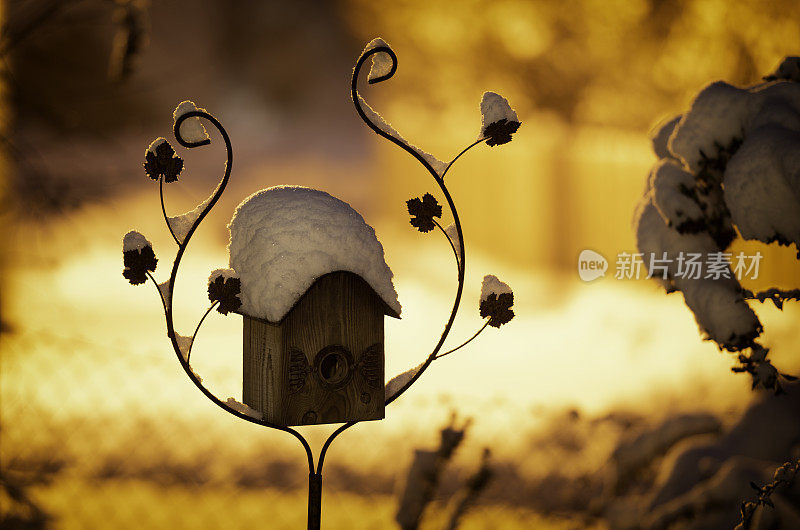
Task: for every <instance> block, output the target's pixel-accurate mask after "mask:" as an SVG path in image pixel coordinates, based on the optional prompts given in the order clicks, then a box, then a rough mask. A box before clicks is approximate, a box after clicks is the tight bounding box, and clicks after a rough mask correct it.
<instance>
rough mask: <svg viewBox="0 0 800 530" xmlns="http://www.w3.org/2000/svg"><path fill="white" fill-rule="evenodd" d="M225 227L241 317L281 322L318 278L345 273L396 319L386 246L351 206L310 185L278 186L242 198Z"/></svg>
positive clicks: (393, 291)
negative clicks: (354, 277) (369, 290)
mask: <svg viewBox="0 0 800 530" xmlns="http://www.w3.org/2000/svg"><path fill="white" fill-rule="evenodd" d="M228 228H229V229H230V243H229V245H228V252H229V257H230V267H231V268H232V269H233V270H234V271H236V273H237V275H238V276H239V279H240V281H241V295H240V297H241V300H242V306H241V308H240V311H241V312H242V313H244V314H246V315H249V316H252V317H256V318H261V319H264V320H268V321H270V322H278V321H280V320H281V319H283V317H284V316H285V315H286V313H288V312H289V310H290V309H291V308H292V307H293V306H294V305H295V303H296V302H297V301H298V300H299V299H300V297H302V296H303V295H304V294H305V292H306V291H307V290H308V288H309V287H311V285H312V284H313V283H314V282H315V281H316V280H317V279H319V278H320V277H322V276H324V275H325V274H329V273H331V272H336V271H348V272H352V273H355V274H357V275H359V276H360V277H361V278H363V279H364V281H366V282H367V283H368V284H369V286H370V287H371V288H372V289H373V290H374V291H375V294H376V295H377V296H378V297H379V298H380V299H381V300H383V302H384V304H385V305H386V314H389V315H391V316H395V317H399V315H400V311H401V307H400V303H399V302H398V300H397V292H396V291H395V289H394V285H393V283H392V276H393V274H392V271H391V269H390V268H389V266H388V265H387V264H386V261H385V258H384V254H383V246H382V245H381V243H380V241H378V238H377V237H376V235H375V230H374V229H373V228H372V227H371V226H369V225H368V224H367V223H366V222H365V221H364V218H363V217H361V215H360V214H359V213H358V212H356V211H355V210H354V209H353V208H352V207H351V206H350V205H349V204H347V203H346V202H344V201H342V200H339V199H337V198H336V197H333V196H331V195H329V194H328V193H325V192H324V191H319V190H315V189H311V188H305V187H302V186H275V187H272V188H267V189H265V190H261V191H258V192H256V193H254V194H253V195H251V196H250V197H248V198H247V199H245V200H244V201H242V203H241V204H239V206H238V207H237V208H236V211H235V212H234V214H233V218H232V219H231V222H230V224H229V225H228Z"/></svg>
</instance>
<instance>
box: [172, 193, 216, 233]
mask: <svg viewBox="0 0 800 530" xmlns="http://www.w3.org/2000/svg"><path fill="white" fill-rule="evenodd" d="M213 197H214V193H212V194H211V195H209V196H208V197H207V198H206V200H204V201H203V202H201V203H200V204H198V205H197V206H195V207H194V209H193V210H190V211H188V212H186V213H182V214H180V215H175V216H171V217H167V222H168V223H169V227H170V229H171V230H172V233H173V234H175V238H176V239H177V240H178V243H180V244H183V242H184V241H185V240H186V236H187V235H188V234H189V230H191V228H192V226H193V225H194V224H195V222H196V221H197V219H199V218H200V214H202V213H203V210H205V209H206V208H208V205H209V204H210V203H211V199H212V198H213Z"/></svg>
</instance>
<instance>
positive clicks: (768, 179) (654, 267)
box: [634, 57, 800, 389]
mask: <svg viewBox="0 0 800 530" xmlns="http://www.w3.org/2000/svg"><path fill="white" fill-rule="evenodd" d="M799 61H800V59H798V58H797V57H787V58H786V59H784V61H783V62H782V63H781V65H780V66H779V67H778V69H777V70H776V72H775V73H773V74H771V75H770V76H767V77H766V78H765V79H767V80H768V81H770V82H768V83H760V84H757V85H754V86H751V87H735V86H733V85H730V84H728V83H725V82H723V81H717V82H714V83H711V84H709V85H708V86H706V87H705V88H703V89H702V90H701V91H700V92H699V93H698V94H697V96H696V97H695V98H694V100H693V101H692V103H691V106H690V108H689V109H688V111H686V112H685V113H683V114H681V115H679V116H677V117H675V118H672V119H671V120H669V121H667V122H666V123H664V124H663V125H661V126H659V127H657V128H656V130H655V131H654V133H653V135H652V137H651V139H652V144H653V151H654V152H655V153H656V155H657V156H658V158H659V160H658V162H657V163H656V165H655V167H654V168H653V170H652V171H651V173H650V176H649V177H648V183H647V187H646V190H645V193H644V196H643V197H642V199H641V201H640V203H639V205H638V207H637V209H636V214H635V217H634V228H635V231H636V238H637V246H638V248H639V251H640V252H641V253H642V260H643V262H644V264H645V266H646V268H647V269H648V272H649V275H650V277H652V278H654V279H656V280H658V281H660V282H661V283H662V284H663V285H664V287H665V288H666V290H667V291H668V292H672V291H680V292H681V293H682V294H683V296H684V300H685V302H686V305H687V306H688V307H689V309H691V311H692V312H693V313H694V316H695V319H696V320H697V324H698V326H699V328H700V330H701V331H702V332H703V333H705V335H706V337H707V338H708V339H710V340H713V341H715V342H716V343H717V344H718V345H719V346H720V348H724V349H727V350H730V351H743V350H748V349H749V350H750V353H749V354H748V353H746V352H745V353H741V354H740V355H739V362H740V364H739V366H737V367H736V368H735V369H734V371H737V372H748V373H750V374H751V375H752V376H753V378H754V386H755V385H759V386H764V387H766V388H775V389H779V385H777V380H778V377H779V376H781V377H785V378H787V379H788V378H789V377H791V376H788V377H786V376H784V374H781V373H780V372H778V371H777V370H776V369H775V368H774V367H773V366H772V364H771V363H770V361H769V360H767V358H766V354H767V352H768V350H767V349H766V348H762V347H761V346H760V345H758V344H757V343H756V342H755V340H756V339H757V338H758V337H759V336H760V335H761V333H762V327H761V323H760V322H759V320H758V318H757V317H756V315H755V313H754V312H753V310H752V309H751V308H750V306H749V304H748V302H747V300H748V299H753V298H756V299H758V300H760V301H764V300H766V299H770V300H773V302H774V303H775V304H776V306H778V307H780V306H781V304H782V302H783V300H784V297H783V296H782V293H780V292H776V290H768V291H765V292H764V293H761V294H760V295H759V296H756V295H753V294H752V293H750V292H749V291H745V290H744V289H743V288H742V286H741V285H740V284H739V281H738V280H739V279H740V277H738V278H737V276H735V275H733V274H732V271H731V270H730V261H728V262H727V263H724V259H723V258H724V257H725V256H730V253H729V252H728V247H729V246H730V244H731V243H732V242H733V240H734V239H735V238H736V237H737V234H739V235H741V236H742V237H743V238H744V239H754V240H759V241H762V242H765V243H772V242H778V243H779V244H781V245H791V244H794V245H795V246H800V83H797V82H796V81H798V80H800V76H799V75H798V73H800V62H799ZM689 255H697V256H700V258H701V259H702V260H703V261H705V262H707V261H709V260H711V259H712V258H714V259H716V258H719V260H718V261H719V262H720V266H719V267H718V268H717V274H714V275H711V274H708V271H704V272H706V274H704V275H700V274H697V275H691V274H689V275H687V274H686V269H685V261H684V260H685V258H686V256H689ZM682 266H683V269H684V270H681V268H682ZM785 299H791V297H788V298H785Z"/></svg>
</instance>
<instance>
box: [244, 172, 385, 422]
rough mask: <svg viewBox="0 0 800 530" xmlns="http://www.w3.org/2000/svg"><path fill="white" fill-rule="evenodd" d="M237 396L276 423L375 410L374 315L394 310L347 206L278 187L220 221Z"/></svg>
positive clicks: (376, 258) (377, 336) (372, 247)
mask: <svg viewBox="0 0 800 530" xmlns="http://www.w3.org/2000/svg"><path fill="white" fill-rule="evenodd" d="M229 228H230V231H231V240H230V246H229V251H230V265H231V268H232V269H233V270H234V271H235V272H236V274H237V275H238V277H239V278H240V281H241V299H242V306H241V307H240V309H239V312H240V313H241V314H242V316H243V352H244V354H243V401H244V403H245V404H247V405H248V406H250V407H251V408H253V409H255V410H257V411H259V412H261V413H262V414H264V419H266V420H268V421H270V422H273V423H276V424H279V425H285V426H289V425H309V424H318V423H340V422H346V421H362V420H376V419H382V418H383V417H384V341H383V338H384V335H383V318H384V316H385V315H389V316H392V317H395V318H399V317H400V304H399V303H398V301H397V294H396V292H395V290H394V286H393V284H392V281H391V278H392V273H391V270H390V269H389V267H388V266H387V265H386V263H385V261H384V256H383V247H382V246H381V244H380V242H379V241H378V239H377V237H376V236H375V231H374V230H373V229H372V228H371V227H370V226H369V225H367V224H366V223H365V222H364V219H363V218H362V217H361V215H359V214H358V213H357V212H356V211H355V210H353V209H352V208H351V207H350V206H349V205H348V204H347V203H345V202H343V201H340V200H339V199H336V198H334V197H332V196H331V195H328V194H327V193H324V192H321V191H318V190H312V189H309V188H301V187H289V186H279V187H275V188H269V189H266V190H262V191H260V192H258V193H256V194H254V195H252V196H251V197H249V198H248V199H246V200H245V201H244V202H242V204H240V205H239V207H238V208H237V210H236V213H235V214H234V216H233V219H232V220H231V223H230V225H229Z"/></svg>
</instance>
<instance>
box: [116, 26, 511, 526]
mask: <svg viewBox="0 0 800 530" xmlns="http://www.w3.org/2000/svg"><path fill="white" fill-rule="evenodd" d="M387 57H388V59H389V60H390V64H389V63H388V62H387ZM369 58H373V63H372V68H371V70H370V73H369V76H368V82H369V83H370V84H373V83H378V82H381V81H385V80H387V79H390V78H391V77H392V76H393V75H394V73H395V71H396V69H397V56H396V55H395V53H394V51H392V49H391V48H390V47H389V46H388V45H386V43H384V42H383V41H382V40H380V39H375V40H373V41H372V42H371V43H370V44H368V45H367V47H366V48H365V50H364V51H363V52H362V54H361V56H360V57H359V59H358V61H357V63H356V66H355V68H354V70H353V77H352V84H351V95H352V98H353V103H354V105H355V108H356V112H357V113H358V115H359V117H361V119H362V120H363V121H364V122H365V123H366V124H367V125H368V126H369V127H370V128H371V129H372V130H373V131H375V133H377V134H378V135H379V136H382V137H383V138H386V139H387V140H389V141H391V142H392V143H394V144H395V145H397V146H399V147H400V148H401V149H403V150H404V151H406V152H408V153H409V154H411V155H412V156H413V157H414V158H416V159H417V160H418V161H419V162H420V163H421V164H422V165H423V167H424V168H425V169H426V170H427V171H428V172H429V173H430V174H431V176H432V177H433V179H434V181H435V182H436V184H437V185H438V186H439V189H440V190H441V192H442V194H443V195H444V197H445V200H446V201H447V206H448V208H449V210H450V212H451V214H452V216H453V223H454V224H453V226H452V227H451V228H448V229H444V228H442V226H441V225H440V224H439V222H437V221H436V218H441V216H442V207H441V206H440V205H439V204H438V202H437V201H436V199H435V198H434V197H433V196H432V195H431V194H428V193H426V194H425V195H424V196H423V197H422V199H419V198H416V199H411V200H409V201H407V205H408V211H409V213H410V214H411V215H412V219H411V225H412V226H414V227H416V228H417V229H418V230H419V231H420V232H423V233H427V232H430V231H432V230H433V229H434V227H435V228H438V229H439V230H440V231H441V232H442V233H443V234H444V235H445V237H446V238H447V240H448V242H449V244H450V246H451V248H452V250H453V254H454V256H455V262H456V270H457V276H458V287H457V289H456V294H455V298H454V300H453V307H452V310H451V312H450V317H449V318H448V320H447V323H446V325H445V327H444V330H443V331H442V334H441V336H440V338H439V340H438V342H437V343H436V345H435V346H434V348H433V351H432V352H431V353H430V354H429V355H428V356H427V357H426V359H425V361H424V362H423V363H422V364H421V365H419V366H418V367H416V368H413V369H411V370H409V371H407V372H405V373H403V374H400V375H399V376H397V377H395V378H394V379H392V380H391V381H390V382H389V383H388V384H387V385H386V389H385V404H386V405H389V404H390V403H392V402H394V401H395V400H396V399H397V398H399V397H400V396H401V395H402V394H403V393H404V392H406V391H407V390H408V389H409V388H410V387H411V386H412V385H413V384H414V383H415V382H416V381H417V379H419V378H420V377H421V376H422V374H423V373H424V372H425V370H427V368H428V367H429V366H430V365H431V363H432V362H433V361H434V360H436V359H439V358H441V357H444V356H445V355H448V354H450V353H452V352H454V351H456V350H458V349H459V348H461V347H463V346H464V345H466V344H467V343H469V342H471V341H472V340H473V339H474V338H475V337H477V336H478V334H480V333H481V332H482V331H483V330H484V329H486V327H487V326H492V327H498V328H499V327H500V326H501V325H503V324H505V323H507V322H508V321H510V320H511V319H512V318H513V317H514V312H513V310H511V307H512V305H513V293H512V292H511V289H510V288H509V287H508V286H507V285H506V284H504V283H502V282H500V281H499V280H497V278H495V277H494V276H487V277H486V278H485V279H484V284H483V289H482V293H481V302H480V307H479V308H480V313H481V316H482V317H483V318H485V319H486V322H485V323H484V325H483V326H482V327H481V328H480V329H479V330H478V331H477V332H476V333H475V334H474V335H473V336H472V337H470V338H469V339H468V340H467V341H465V342H464V343H462V344H461V345H460V346H457V347H455V348H453V349H451V350H449V351H446V352H444V353H439V352H440V351H441V349H442V346H443V345H444V342H445V340H446V339H447V337H448V335H449V333H450V330H451V328H452V325H453V321H454V320H455V317H456V313H457V312H458V308H459V305H460V303H461V295H462V292H463V288H464V271H465V245H464V238H463V234H462V229H461V222H460V220H459V216H458V212H457V210H456V206H455V203H454V201H453V198H452V197H451V195H450V192H449V190H448V189H447V186H446V185H445V180H444V179H445V175H446V174H447V172H448V171H449V169H450V168H451V167H452V166H453V164H454V163H455V162H456V160H458V159H459V158H460V157H461V156H462V155H463V154H464V153H466V152H467V151H468V150H469V149H471V148H472V147H474V146H476V145H478V144H479V143H481V142H486V143H487V145H490V146H494V145H501V144H504V143H507V142H509V141H511V135H512V134H513V133H515V132H516V131H517V129H518V128H519V126H520V123H519V121H517V117H516V114H515V113H514V111H513V110H511V107H510V106H509V105H508V102H507V101H506V100H505V99H504V98H502V97H500V96H498V95H497V94H493V93H489V92H487V93H486V94H484V97H483V100H482V102H481V111H482V113H483V125H482V127H481V132H480V135H479V138H478V139H477V140H476V141H475V142H473V143H471V144H470V145H469V146H467V147H466V148H465V149H464V150H462V151H461V152H460V153H459V154H458V155H457V156H456V157H455V158H453V159H452V160H451V161H450V162H449V163H448V164H444V163H443V162H440V161H439V160H437V159H436V158H435V157H433V156H431V155H429V154H428V153H425V152H423V151H422V150H420V149H419V148H417V147H414V146H413V145H411V144H410V143H408V142H407V141H405V140H404V139H403V138H402V137H401V136H400V135H399V134H398V133H397V132H396V131H395V130H394V129H392V128H391V126H390V125H389V124H388V123H386V122H385V121H384V120H383V118H381V117H380V115H379V114H377V113H376V112H375V111H373V110H372V109H371V108H370V107H369V105H367V104H366V102H365V101H364V100H363V99H362V98H361V96H360V95H359V93H358V90H357V82H358V77H359V73H360V72H361V68H362V67H363V65H364V63H365V62H366V60H367V59H369ZM198 118H202V119H203V120H206V121H207V122H208V123H210V124H211V125H213V126H214V128H215V129H216V130H217V131H218V132H219V134H220V135H221V136H222V139H223V141H224V142H225V149H226V153H227V161H226V163H225V171H224V174H223V177H222V180H221V181H220V183H219V185H218V186H217V188H216V190H215V191H214V192H213V193H212V195H211V196H210V197H209V198H208V199H207V200H206V201H205V202H204V203H203V204H201V205H199V206H198V207H197V208H196V209H195V210H193V211H192V212H188V213H186V214H184V215H182V216H177V217H172V218H170V217H168V216H167V211H166V207H165V206H164V194H163V186H164V183H165V182H167V183H169V182H173V181H175V180H177V178H178V176H179V175H180V173H181V171H182V169H183V160H182V159H181V158H180V157H178V156H177V155H176V154H175V151H174V150H173V149H172V147H171V146H170V145H169V143H168V142H167V141H166V140H164V139H158V140H156V141H155V142H153V143H152V144H151V145H150V147H149V148H148V150H147V152H146V162H145V164H144V167H145V171H146V173H147V175H148V176H149V177H150V178H152V179H153V180H158V182H159V194H160V199H161V211H162V214H163V216H164V220H165V222H166V224H167V228H168V229H169V231H170V234H171V235H172V237H173V239H174V240H175V242H176V243H177V245H178V251H177V254H176V256H175V260H174V262H173V264H172V271H171V273H170V277H169V280H168V281H167V282H164V283H162V284H159V283H158V282H157V281H156V280H155V278H154V276H153V274H152V273H153V272H155V268H156V263H157V259H156V257H155V253H154V252H153V249H152V245H151V244H150V242H149V241H148V240H147V239H146V238H145V237H144V236H143V235H142V234H140V233H138V232H135V231H132V232H129V233H128V234H127V235H126V236H125V238H124V241H123V255H124V265H125V268H124V270H123V276H124V277H125V278H127V279H128V280H129V281H130V283H132V284H134V285H136V284H141V283H144V282H146V281H147V279H148V278H149V279H150V280H151V281H152V282H153V284H154V285H155V286H156V288H157V290H158V292H159V294H160V296H161V301H162V304H163V307H164V315H165V318H166V328H167V336H168V337H169V339H170V342H171V344H172V347H173V350H174V351H175V355H176V357H177V358H178V362H179V363H180V364H181V366H182V367H183V370H184V371H185V372H186V375H187V376H188V377H189V379H190V380H191V381H192V382H193V383H194V385H195V386H196V387H197V388H198V389H199V390H200V391H201V392H202V393H203V394H204V395H205V396H206V397H207V398H208V399H210V400H211V401H212V402H213V403H214V404H215V405H217V406H218V407H220V408H221V409H223V410H225V411H226V412H228V413H230V414H233V415H234V416H237V417H239V418H241V419H243V420H246V421H249V422H251V423H255V424H258V425H262V426H264V427H269V428H272V429H277V430H280V431H284V432H287V433H289V434H291V435H292V436H294V437H295V438H297V440H298V441H299V442H300V444H301V445H302V447H303V450H304V451H305V453H306V458H307V461H308V471H309V475H308V477H309V478H308V528H309V529H319V528H320V519H321V511H322V468H323V464H324V462H325V455H326V454H327V452H328V449H329V448H330V446H331V444H332V443H333V441H334V440H335V439H336V438H337V437H338V436H339V435H340V434H341V433H342V432H344V431H345V430H347V429H349V428H350V427H352V426H353V425H355V424H356V423H358V422H357V421H350V422H346V423H344V424H343V425H341V426H340V427H338V428H337V429H336V430H335V431H333V433H332V434H331V435H330V436H329V437H328V438H327V440H326V441H325V443H324V444H323V446H322V449H321V452H320V455H319V462H318V463H317V465H316V466H315V465H314V456H313V453H312V450H311V447H310V445H309V443H308V442H307V441H306V439H305V438H304V437H303V436H302V435H301V434H300V433H299V432H298V431H297V430H295V429H293V428H292V427H288V426H285V425H280V424H277V423H273V422H270V421H267V420H265V419H264V416H263V415H262V414H260V413H258V412H257V411H255V410H252V409H250V407H248V406H246V405H244V404H242V403H239V402H237V401H236V400H233V399H229V400H228V401H227V402H223V401H222V400H220V399H219V398H217V397H216V396H215V395H214V394H212V393H211V392H210V391H209V390H208V389H207V388H206V387H205V386H203V383H202V380H201V379H200V377H199V376H198V375H197V374H196V373H195V372H194V371H193V370H192V368H191V366H190V363H189V361H190V355H191V348H192V345H193V343H194V340H195V339H196V337H197V333H198V331H199V329H200V326H201V325H202V323H203V321H205V318H206V317H207V316H208V314H209V313H210V312H211V310H212V309H214V308H217V310H218V311H219V312H221V313H223V314H227V313H228V312H230V311H235V310H236V309H237V308H238V307H239V306H240V305H241V298H240V283H239V280H238V278H236V277H234V276H230V277H225V275H221V276H218V277H216V278H215V279H213V281H212V282H210V283H209V298H210V299H211V301H212V303H211V306H210V307H209V308H208V310H207V311H206V312H205V314H204V315H203V317H202V318H201V319H200V322H199V323H198V325H197V327H196V328H195V331H194V333H193V335H192V336H191V337H184V336H181V335H179V334H177V333H176V332H175V327H174V323H173V291H174V285H175V280H176V278H177V275H178V268H179V266H180V262H181V259H182V258H183V255H184V252H185V251H186V248H187V246H188V244H189V241H190V240H191V238H192V236H193V235H194V233H195V231H196V229H197V227H198V226H199V224H200V223H201V222H202V221H203V219H204V218H205V217H206V215H208V213H209V212H210V211H211V209H212V208H213V207H214V205H215V204H216V203H217V201H218V200H219V198H220V196H221V195H222V193H223V192H224V191H225V187H226V186H227V184H228V180H229V179H230V175H231V169H232V166H233V149H232V146H231V141H230V138H229V137H228V133H227V132H226V131H225V128H224V127H223V126H222V124H221V123H220V122H219V121H218V120H217V119H216V118H214V116H212V115H211V114H209V113H208V112H206V111H205V110H203V109H197V108H196V107H195V106H194V104H193V103H191V102H184V103H182V104H181V105H180V106H179V107H178V109H176V112H175V123H174V128H173V133H174V135H175V139H176V140H177V141H178V143H179V144H180V145H181V146H183V147H186V148H189V149H193V148H196V147H200V146H204V145H208V144H209V143H210V142H211V140H210V139H209V138H208V136H207V135H206V132H205V129H204V128H203V127H202V126H201V125H200V121H199V120H198ZM188 120H193V121H191V122H188V123H187V121H188ZM184 124H187V125H190V126H191V127H193V128H190V129H189V130H190V131H191V133H190V136H191V137H190V138H187V137H186V136H185V134H186V133H183V132H182V131H181V127H182V125H184ZM234 272H235V271H234Z"/></svg>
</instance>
